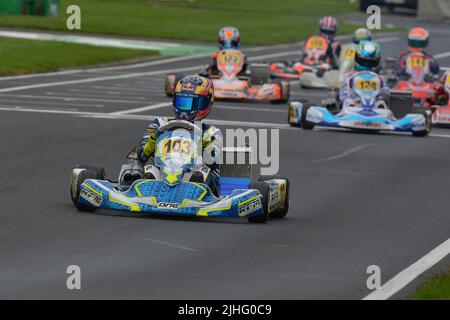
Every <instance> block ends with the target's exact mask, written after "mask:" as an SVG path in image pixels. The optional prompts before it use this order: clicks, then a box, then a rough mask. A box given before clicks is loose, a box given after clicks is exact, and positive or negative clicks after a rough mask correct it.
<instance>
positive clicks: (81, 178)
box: [70, 170, 97, 212]
mask: <svg viewBox="0 0 450 320" xmlns="http://www.w3.org/2000/svg"><path fill="white" fill-rule="evenodd" d="M87 179H97V172H95V171H93V170H83V171H81V172H80V174H79V175H78V180H77V184H76V191H75V192H74V193H72V190H71V192H70V195H71V197H72V202H73V204H74V205H75V208H77V210H78V211H80V212H94V211H95V209H96V208H94V207H91V206H86V205H84V204H81V203H79V202H78V198H79V197H80V187H81V185H82V184H83V183H84V182H85V181H86V180H87ZM71 188H72V187H71ZM73 194H75V195H76V197H75V199H74V198H73V196H72V195H73Z"/></svg>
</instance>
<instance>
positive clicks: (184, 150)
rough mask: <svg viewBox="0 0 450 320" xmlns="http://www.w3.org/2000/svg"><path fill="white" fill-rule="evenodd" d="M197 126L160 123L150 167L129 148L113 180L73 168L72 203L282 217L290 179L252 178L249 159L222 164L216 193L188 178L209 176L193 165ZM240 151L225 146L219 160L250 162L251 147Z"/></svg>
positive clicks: (91, 168) (92, 168) (97, 170)
mask: <svg viewBox="0 0 450 320" xmlns="http://www.w3.org/2000/svg"><path fill="white" fill-rule="evenodd" d="M200 130H201V129H200V128H198V127H197V126H196V125H194V124H192V123H189V122H186V121H172V122H170V123H168V124H167V125H165V126H162V127H161V128H160V129H159V130H158V135H159V137H158V139H157V141H156V151H155V158H154V165H148V166H146V167H145V168H142V166H141V165H139V164H138V162H137V160H136V155H135V154H134V155H133V152H132V153H131V154H130V155H129V156H128V159H129V164H125V165H123V166H122V170H121V172H120V175H119V179H118V181H111V180H105V170H104V169H103V168H101V167H99V166H96V165H78V166H76V168H75V169H73V171H72V178H71V198H72V201H73V203H74V204H75V207H76V208H77V209H78V210H80V211H94V210H96V209H98V208H103V209H113V210H120V211H126V212H141V213H152V214H160V215H178V216H201V217H241V218H243V217H245V218H248V220H249V221H250V222H256V223H264V222H266V221H267V219H268V218H271V217H274V218H282V217H284V216H285V215H286V214H287V212H288V209H289V181H288V180H287V179H282V178H277V177H260V179H258V180H253V181H252V179H251V165H249V164H248V163H245V164H236V165H226V164H225V165H221V168H220V171H221V178H220V187H219V190H218V191H217V192H218V193H219V194H214V193H213V192H212V191H211V189H210V188H209V187H208V185H207V184H204V183H196V182H191V181H190V180H191V178H192V176H193V175H192V172H193V171H196V172H198V170H201V171H200V172H201V173H202V175H203V176H204V181H208V179H209V178H210V177H209V176H210V174H211V172H210V170H209V168H208V167H207V166H203V165H202V164H197V163H198V160H199V159H201V152H202V148H201V142H200V141H199V140H198V139H199V138H198V137H201V134H200V132H201V131H200ZM241 149H242V148H238V149H233V150H231V151H230V150H227V149H225V150H224V153H225V154H224V155H223V156H224V159H228V158H229V157H230V154H229V153H230V152H231V153H233V154H232V155H231V156H232V157H237V158H238V159H239V157H241V158H242V157H243V158H244V159H245V160H246V161H249V160H248V159H250V154H249V152H250V151H249V150H248V148H243V150H241ZM227 153H228V154H227ZM239 153H240V154H239ZM225 157H226V158H225ZM246 161H241V162H246ZM149 174H150V175H149ZM144 177H152V179H144Z"/></svg>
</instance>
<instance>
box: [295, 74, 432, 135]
mask: <svg viewBox="0 0 450 320" xmlns="http://www.w3.org/2000/svg"><path fill="white" fill-rule="evenodd" d="M381 81H382V80H381V78H380V76H379V75H377V74H376V73H373V72H370V71H363V72H359V73H356V74H355V75H354V76H353V77H352V81H351V83H352V90H353V91H354V93H355V95H356V96H357V99H355V100H353V101H349V102H347V101H348V99H346V100H345V101H344V103H343V106H342V108H341V109H340V111H338V112H336V113H335V112H332V111H330V110H334V109H335V108H334V106H333V108H330V105H331V103H330V102H329V101H324V102H325V103H323V104H322V106H313V105H311V104H309V103H307V102H291V103H290V104H289V115H288V122H289V124H290V125H291V126H297V127H302V128H303V129H307V130H308V129H309V130H311V129H314V127H315V126H316V125H319V126H325V127H337V128H347V129H354V130H359V131H397V132H411V133H412V134H413V135H414V136H419V137H423V136H426V135H428V133H429V132H430V131H431V111H429V110H425V109H421V110H419V109H418V110H416V111H414V112H413V113H409V114H406V115H405V116H404V117H403V118H401V119H397V118H396V117H395V116H394V113H393V112H392V111H391V110H390V109H389V108H388V106H387V103H386V101H385V100H386V98H385V97H384V99H382V98H383V97H380V89H381ZM334 103H335V104H336V103H337V102H334ZM411 104H412V101H411Z"/></svg>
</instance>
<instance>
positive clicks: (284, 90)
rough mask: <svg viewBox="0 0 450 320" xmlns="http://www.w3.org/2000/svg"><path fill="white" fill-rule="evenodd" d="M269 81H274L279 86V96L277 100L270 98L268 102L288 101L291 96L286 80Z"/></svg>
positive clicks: (280, 102)
mask: <svg viewBox="0 0 450 320" xmlns="http://www.w3.org/2000/svg"><path fill="white" fill-rule="evenodd" d="M271 83H275V84H277V85H278V86H279V87H280V96H281V98H280V99H279V100H272V101H270V103H272V104H283V103H286V102H288V101H289V98H290V96H291V88H290V84H289V82H287V81H283V80H274V81H272V82H271Z"/></svg>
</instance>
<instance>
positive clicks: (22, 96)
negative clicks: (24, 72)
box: [0, 93, 142, 104]
mask: <svg viewBox="0 0 450 320" xmlns="http://www.w3.org/2000/svg"><path fill="white" fill-rule="evenodd" d="M0 97H14V98H30V99H44V100H45V99H47V100H62V101H95V102H112V103H127V104H141V103H142V101H137V100H116V99H97V98H86V97H84V98H78V97H67V96H56V95H52V96H44V95H42V96H36V95H28V94H7V93H4V94H0Z"/></svg>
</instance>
